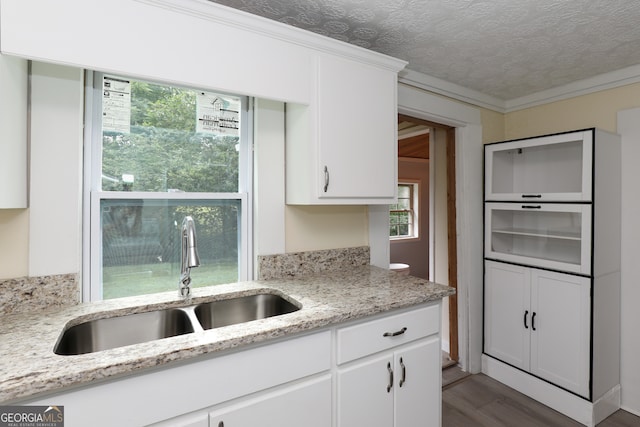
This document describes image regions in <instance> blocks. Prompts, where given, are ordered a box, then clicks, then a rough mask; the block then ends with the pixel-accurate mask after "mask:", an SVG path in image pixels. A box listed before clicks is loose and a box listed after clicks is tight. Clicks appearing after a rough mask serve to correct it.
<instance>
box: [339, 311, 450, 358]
mask: <svg viewBox="0 0 640 427" xmlns="http://www.w3.org/2000/svg"><path fill="white" fill-rule="evenodd" d="M439 331H440V305H439V304H435V305H431V306H428V307H423V308H419V309H417V310H412V311H408V312H405V313H400V314H395V315H391V316H387V317H383V318H380V319H377V320H372V321H369V322H365V323H360V324H357V325H353V326H347V327H345V328H340V329H338V334H337V340H338V346H337V352H338V354H337V362H338V364H342V363H346V362H349V361H351V360H354V359H358V358H360V357H364V356H367V355H369V354H373V353H376V352H378V351H382V350H386V349H389V348H392V347H396V346H398V345H402V344H405V343H408V342H411V341H414V340H417V339H419V338H423V337H426V336H429V335H433V334H437V333H438V332H439Z"/></svg>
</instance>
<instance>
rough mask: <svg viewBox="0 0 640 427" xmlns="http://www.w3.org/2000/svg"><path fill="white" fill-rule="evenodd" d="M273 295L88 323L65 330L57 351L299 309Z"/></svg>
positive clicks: (72, 351) (111, 345)
mask: <svg viewBox="0 0 640 427" xmlns="http://www.w3.org/2000/svg"><path fill="white" fill-rule="evenodd" d="M300 308H301V305H300V304H299V303H296V304H294V303H292V302H291V301H289V300H287V299H285V298H284V297H282V296H280V295H277V294H273V293H260V294H256V295H247V296H241V297H235V298H229V299H221V300H216V301H210V302H203V303H200V304H195V305H190V306H187V307H177V308H164V309H159V310H154V311H147V312H143V313H134V314H128V315H124V316H116V317H107V318H102V319H94V320H89V321H86V322H83V323H79V324H77V325H74V326H71V327H69V328H66V329H65V330H64V331H62V334H61V335H60V337H59V338H58V342H57V343H56V345H55V347H54V352H55V353H56V354H59V355H64V356H69V355H78V354H86V353H93V352H96V351H101V350H108V349H111V348H116V347H122V346H126V345H131V344H139V343H143V342H148V341H154V340H159V339H162V338H169V337H173V336H177V335H183V334H189V333H192V332H197V331H203V330H207V329H214V328H220V327H222V326H228V325H233V324H238V323H244V322H250V321H252V320H258V319H265V318H267V317H273V316H279V315H282V314H287V313H292V312H294V311H297V310H300Z"/></svg>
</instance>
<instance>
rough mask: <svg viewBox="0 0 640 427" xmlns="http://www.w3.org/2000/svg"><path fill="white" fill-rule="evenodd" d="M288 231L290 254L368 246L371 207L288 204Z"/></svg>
mask: <svg viewBox="0 0 640 427" xmlns="http://www.w3.org/2000/svg"><path fill="white" fill-rule="evenodd" d="M285 234H286V235H285V246H286V251H287V252H288V253H291V252H304V251H311V250H322V249H334V248H350V247H356V246H367V245H368V244H369V222H368V217H367V207H366V206H287V207H286V210H285Z"/></svg>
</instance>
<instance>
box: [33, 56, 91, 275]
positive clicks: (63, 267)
mask: <svg viewBox="0 0 640 427" xmlns="http://www.w3.org/2000/svg"><path fill="white" fill-rule="evenodd" d="M83 84H84V79H83V72H82V70H80V69H78V68H70V67H64V66H59V65H51V64H45V63H41V62H33V64H32V75H31V85H32V86H31V149H30V152H31V157H30V159H31V168H30V171H31V174H30V209H29V224H30V225H29V276H44V275H51V274H68V273H77V272H79V271H80V262H81V259H82V258H81V254H82V244H81V235H82V233H81V224H82V205H81V204H82V123H83V105H84V100H83V96H84V88H83Z"/></svg>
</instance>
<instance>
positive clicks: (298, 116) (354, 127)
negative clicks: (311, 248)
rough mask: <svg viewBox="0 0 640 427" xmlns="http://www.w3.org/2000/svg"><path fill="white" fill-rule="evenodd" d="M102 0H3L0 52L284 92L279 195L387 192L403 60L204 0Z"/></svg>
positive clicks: (294, 199) (381, 200)
mask: <svg viewBox="0 0 640 427" xmlns="http://www.w3.org/2000/svg"><path fill="white" fill-rule="evenodd" d="M102 6H103V4H102V2H100V1H99V0H67V1H65V2H64V3H59V2H58V3H55V4H54V3H52V2H50V1H49V0H32V1H29V2H20V1H6V2H4V1H3V2H0V52H3V53H10V54H13V55H17V56H22V57H25V58H33V59H37V60H39V61H46V62H53V63H62V64H65V65H73V66H77V67H81V68H85V69H89V70H96V71H105V72H109V73H120V74H124V75H129V76H132V77H136V78H141V79H148V80H158V81H165V82H174V83H177V84H181V85H185V86H192V87H199V88H203V89H211V90H216V91H222V92H229V93H236V94H241V95H247V96H253V97H257V98H262V99H273V100H276V101H280V102H286V103H287V124H286V126H287V135H286V140H287V166H286V168H287V171H286V185H287V195H286V200H287V203H290V204H389V203H393V202H394V201H395V196H396V181H397V177H396V169H397V164H396V163H397V160H396V159H397V147H396V145H397V136H396V127H397V117H396V111H397V99H396V97H397V96H396V91H397V77H398V72H399V71H400V70H401V69H402V68H404V66H405V65H406V62H405V61H401V60H399V59H395V58H391V57H389V56H386V55H382V54H380V53H377V52H373V51H370V50H366V49H363V48H360V47H358V46H353V45H349V44H347V43H343V42H339V41H336V40H333V39H330V38H328V37H323V36H321V35H318V34H314V33H312V32H309V31H303V30H300V29H298V28H294V27H291V26H288V25H285V24H282V23H280V22H275V21H272V20H269V19H265V18H262V17H258V16H254V15H250V14H247V13H243V12H241V11H238V10H235V9H232V8H229V7H226V6H223V5H219V4H216V3H213V2H208V1H201V0H145V1H138V0H114V2H112V3H110V6H111V7H109V8H106V9H105V8H102ZM34 10H37V11H38V13H37V14H34V13H33V11H34ZM96 10H101V12H100V19H96V12H95V11H96ZM141 16H144V19H140V17H141ZM113 22H118V31H113ZM167 22H170V25H166V24H165V23H167ZM131 40H136V43H131V42H130V41H131ZM140 46H144V47H145V50H144V52H143V53H144V54H141V51H140ZM208 52H214V53H213V54H209V53H208Z"/></svg>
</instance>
